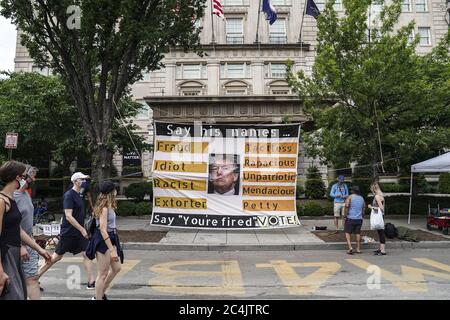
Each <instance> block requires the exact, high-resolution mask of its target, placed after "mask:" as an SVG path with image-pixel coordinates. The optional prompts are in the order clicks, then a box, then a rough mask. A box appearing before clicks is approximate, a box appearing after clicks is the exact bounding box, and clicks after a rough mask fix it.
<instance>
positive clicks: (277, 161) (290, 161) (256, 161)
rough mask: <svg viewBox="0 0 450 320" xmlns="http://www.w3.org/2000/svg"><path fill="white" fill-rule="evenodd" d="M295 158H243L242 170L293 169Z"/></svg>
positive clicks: (295, 163)
mask: <svg viewBox="0 0 450 320" xmlns="http://www.w3.org/2000/svg"><path fill="white" fill-rule="evenodd" d="M296 166H297V158H294V157H245V159H244V168H281V169H295V168H296Z"/></svg>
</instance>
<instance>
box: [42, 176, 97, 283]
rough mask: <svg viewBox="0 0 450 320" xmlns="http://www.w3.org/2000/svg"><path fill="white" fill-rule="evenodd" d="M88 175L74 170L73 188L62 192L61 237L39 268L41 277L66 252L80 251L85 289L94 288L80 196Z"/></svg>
mask: <svg viewBox="0 0 450 320" xmlns="http://www.w3.org/2000/svg"><path fill="white" fill-rule="evenodd" d="M87 177H88V176H87V175H85V174H83V173H81V172H76V173H74V174H73V175H72V177H71V179H70V180H71V181H72V183H73V188H72V189H70V190H68V191H67V192H66V193H64V202H63V206H64V216H63V222H62V224H61V233H60V236H61V239H60V240H59V242H58V245H57V246H56V249H55V253H54V254H53V256H52V259H51V261H50V262H48V263H46V264H45V265H43V266H42V267H41V269H40V270H39V275H38V276H39V277H41V276H42V275H43V274H44V273H45V272H46V271H47V270H48V269H49V268H50V267H51V266H52V265H54V264H55V263H57V262H58V261H60V260H61V259H62V258H63V256H64V254H66V253H67V252H70V253H72V254H73V255H77V254H79V253H82V255H83V257H84V267H85V269H86V273H87V275H88V287H87V289H89V290H93V289H95V278H94V274H93V272H92V262H91V261H90V260H89V259H88V258H87V257H86V248H87V246H88V243H89V241H88V238H89V237H88V233H87V231H86V229H85V228H84V219H85V210H84V202H83V199H82V198H81V196H80V191H81V185H82V183H83V181H84V180H85V179H86V178H87Z"/></svg>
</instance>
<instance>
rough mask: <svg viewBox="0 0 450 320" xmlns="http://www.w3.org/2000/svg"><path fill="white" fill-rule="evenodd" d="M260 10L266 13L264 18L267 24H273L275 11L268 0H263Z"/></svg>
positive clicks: (275, 16)
mask: <svg viewBox="0 0 450 320" xmlns="http://www.w3.org/2000/svg"><path fill="white" fill-rule="evenodd" d="M262 10H263V11H264V12H265V13H266V15H267V17H266V20H269V24H273V23H274V22H275V21H276V20H277V11H276V10H275V8H274V7H273V6H272V5H271V4H270V0H263V7H262Z"/></svg>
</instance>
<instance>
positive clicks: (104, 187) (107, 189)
mask: <svg viewBox="0 0 450 320" xmlns="http://www.w3.org/2000/svg"><path fill="white" fill-rule="evenodd" d="M115 189H116V185H115V183H114V182H112V181H110V180H105V181H103V182H102V184H101V186H100V192H101V193H103V194H108V193H111V192H112V191H113V190H115Z"/></svg>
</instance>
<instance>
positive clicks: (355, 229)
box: [344, 186, 366, 254]
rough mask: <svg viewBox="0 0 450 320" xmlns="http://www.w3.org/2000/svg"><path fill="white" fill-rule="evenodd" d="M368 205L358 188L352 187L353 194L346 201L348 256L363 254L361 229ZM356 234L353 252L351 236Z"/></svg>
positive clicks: (345, 229)
mask: <svg viewBox="0 0 450 320" xmlns="http://www.w3.org/2000/svg"><path fill="white" fill-rule="evenodd" d="M365 208H366V203H365V201H364V198H363V197H361V196H360V191H359V187H358V186H353V187H352V194H351V196H349V197H348V198H347V199H346V200H345V211H344V217H345V224H344V231H345V238H346V240H347V245H348V251H347V253H348V254H353V253H361V227H362V224H363V216H364V209H365ZM353 233H354V234H356V251H353V247H352V242H351V235H352V234H353Z"/></svg>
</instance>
